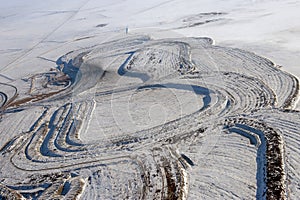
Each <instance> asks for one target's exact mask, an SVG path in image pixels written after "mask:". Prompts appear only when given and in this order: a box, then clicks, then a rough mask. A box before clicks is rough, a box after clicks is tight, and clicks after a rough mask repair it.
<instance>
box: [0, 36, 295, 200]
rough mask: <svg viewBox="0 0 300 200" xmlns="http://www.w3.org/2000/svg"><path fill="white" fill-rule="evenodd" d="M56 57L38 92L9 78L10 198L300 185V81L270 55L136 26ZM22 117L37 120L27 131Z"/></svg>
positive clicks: (271, 195)
mask: <svg viewBox="0 0 300 200" xmlns="http://www.w3.org/2000/svg"><path fill="white" fill-rule="evenodd" d="M56 64H57V66H56V68H55V69H52V70H51V71H50V72H48V73H43V74H36V75H33V76H32V77H29V78H27V79H26V81H24V82H22V83H23V84H24V85H26V87H27V88H28V91H27V92H23V93H18V89H17V88H18V87H19V85H17V83H18V84H20V83H19V82H16V83H14V82H12V83H10V85H7V84H2V85H3V87H2V85H1V89H0V106H1V116H2V121H0V124H1V127H4V126H7V127H10V126H11V127H13V128H12V129H11V130H10V129H9V128H1V129H0V130H1V135H2V136H4V135H5V134H6V135H5V137H4V138H5V141H6V142H5V143H4V144H3V146H2V147H1V148H0V161H1V165H0V167H1V168H0V169H1V173H0V178H1V180H2V181H1V184H0V197H4V198H12V197H13V196H14V197H15V198H33V199H49V198H57V199H68V198H82V199H99V198H117V199H119V198H125V199H187V198H216V197H220V196H222V197H224V198H235V199H240V198H257V199H278V198H280V199H288V198H291V199H293V198H295V197H297V196H299V195H300V193H299V178H300V175H299V173H298V171H300V166H299V164H297V163H298V162H297V161H298V160H299V156H300V149H299V144H300V139H299V134H298V133H299V130H300V125H299V124H300V121H299V114H298V112H296V111H292V110H288V109H289V108H290V107H291V105H292V103H293V101H294V99H295V98H296V97H297V95H298V80H297V79H296V78H295V77H294V76H292V75H290V74H288V73H286V72H283V71H281V70H280V69H278V68H277V67H276V66H275V64H274V63H272V62H271V61H269V60H267V59H266V58H262V57H260V56H258V55H256V54H253V53H251V52H246V51H243V50H240V49H232V48H227V47H220V46H215V45H212V40H211V39H210V38H173V39H160V40H152V39H151V38H150V37H148V36H128V37H126V38H120V39H116V40H114V41H110V42H106V43H102V44H95V46H93V47H90V48H84V49H79V50H74V51H71V52H69V53H67V54H65V55H63V56H61V57H60V58H58V60H57V62H56ZM24 80H25V79H24ZM14 84H15V85H14ZM22 91H23V90H22ZM13 116H18V117H20V116H26V117H25V118H24V120H23V121H17V120H16V122H18V123H26V122H27V123H29V118H31V122H30V124H29V125H28V128H27V130H25V131H24V129H25V128H22V131H21V130H20V131H19V132H17V130H18V124H16V125H13V126H12V125H11V124H10V121H9V119H11V118H12V117H13ZM32 121H33V122H32ZM8 133H9V134H8ZM12 169H13V172H11V170H12Z"/></svg>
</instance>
